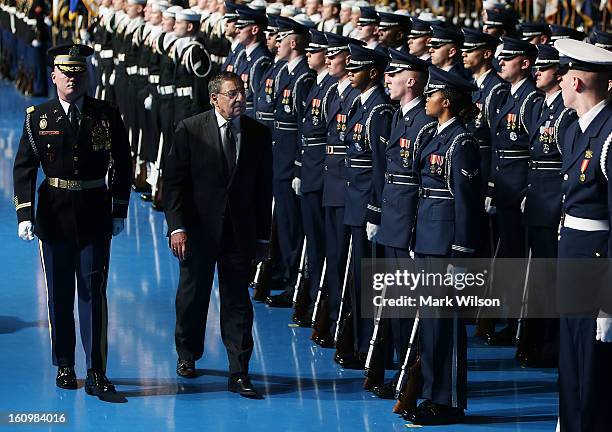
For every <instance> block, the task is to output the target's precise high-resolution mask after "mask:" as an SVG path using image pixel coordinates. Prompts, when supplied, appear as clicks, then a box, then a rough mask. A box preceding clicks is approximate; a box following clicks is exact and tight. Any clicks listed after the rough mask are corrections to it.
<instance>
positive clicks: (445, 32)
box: [427, 25, 472, 81]
mask: <svg viewBox="0 0 612 432" xmlns="http://www.w3.org/2000/svg"><path fill="white" fill-rule="evenodd" d="M431 28H432V31H433V36H432V37H431V39H430V41H429V43H428V44H427V46H429V47H432V48H434V49H436V48H439V47H442V46H444V45H447V44H453V45H455V46H456V47H457V54H456V55H455V59H456V62H455V64H454V65H453V66H452V67H451V68H450V70H449V72H450V73H452V74H454V75H456V76H458V77H460V78H463V79H466V80H468V81H469V80H471V79H472V74H471V72H470V71H469V70H467V69H465V68H464V67H463V61H462V59H461V52H460V51H459V49H460V48H461V45H462V44H463V34H461V33H460V32H458V31H455V30H453V29H450V28H447V27H442V26H441V25H433V26H431Z"/></svg>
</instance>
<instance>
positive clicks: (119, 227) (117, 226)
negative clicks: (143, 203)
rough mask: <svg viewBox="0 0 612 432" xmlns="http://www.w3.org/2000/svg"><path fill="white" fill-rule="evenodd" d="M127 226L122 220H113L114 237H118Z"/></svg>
mask: <svg viewBox="0 0 612 432" xmlns="http://www.w3.org/2000/svg"><path fill="white" fill-rule="evenodd" d="M124 226H125V222H124V220H123V219H121V218H113V237H115V236H116V235H118V234H119V233H120V232H121V231H123V228H124Z"/></svg>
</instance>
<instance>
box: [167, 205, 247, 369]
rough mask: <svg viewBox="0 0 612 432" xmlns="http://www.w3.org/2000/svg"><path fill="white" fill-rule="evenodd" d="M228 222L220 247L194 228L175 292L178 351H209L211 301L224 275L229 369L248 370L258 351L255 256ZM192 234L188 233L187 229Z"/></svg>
mask: <svg viewBox="0 0 612 432" xmlns="http://www.w3.org/2000/svg"><path fill="white" fill-rule="evenodd" d="M225 220H226V221H228V223H226V224H225V226H224V227H223V237H222V240H221V244H220V246H219V248H220V249H219V250H218V251H216V253H215V251H213V249H214V248H211V247H210V245H206V244H205V242H203V241H202V239H201V238H199V236H198V235H196V234H193V233H192V237H188V254H189V255H188V258H187V259H186V260H185V261H184V262H182V263H180V277H179V285H178V290H177V293H176V330H175V334H174V336H175V342H176V351H177V353H178V356H179V358H180V359H183V360H193V361H195V360H198V359H200V358H201V357H202V354H203V353H204V336H205V333H206V318H207V315H208V304H209V302H210V293H211V290H212V285H213V279H214V276H215V264H216V266H217V273H218V279H219V298H220V301H221V313H220V320H221V339H222V340H223V344H224V345H225V348H226V350H227V356H228V359H229V370H230V374H237V373H245V374H246V373H248V371H249V359H250V358H251V353H252V352H253V336H252V327H253V305H252V304H251V299H250V296H249V291H248V286H249V282H250V262H251V258H252V257H250V256H249V255H248V254H247V253H246V252H245V251H244V250H242V248H240V247H239V245H238V243H237V240H236V238H235V235H234V233H233V230H232V228H231V223H229V221H230V218H229V217H226V218H225ZM187 235H189V233H188V234H187Z"/></svg>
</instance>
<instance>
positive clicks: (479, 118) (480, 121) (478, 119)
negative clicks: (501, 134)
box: [474, 102, 482, 128]
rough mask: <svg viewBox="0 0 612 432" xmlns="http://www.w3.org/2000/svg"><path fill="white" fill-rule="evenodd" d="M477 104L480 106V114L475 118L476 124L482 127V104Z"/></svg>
mask: <svg viewBox="0 0 612 432" xmlns="http://www.w3.org/2000/svg"><path fill="white" fill-rule="evenodd" d="M476 106H477V107H478V115H477V116H476V118H475V119H474V126H476V127H477V128H480V126H481V125H482V104H481V103H478V102H477V103H476Z"/></svg>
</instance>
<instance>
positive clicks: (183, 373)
mask: <svg viewBox="0 0 612 432" xmlns="http://www.w3.org/2000/svg"><path fill="white" fill-rule="evenodd" d="M176 374H177V375H178V376H180V377H183V378H196V377H197V376H198V374H197V373H196V368H195V362H194V361H193V360H181V359H178V361H177V362H176Z"/></svg>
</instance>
